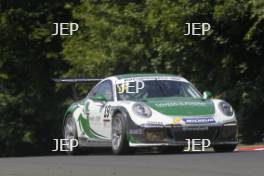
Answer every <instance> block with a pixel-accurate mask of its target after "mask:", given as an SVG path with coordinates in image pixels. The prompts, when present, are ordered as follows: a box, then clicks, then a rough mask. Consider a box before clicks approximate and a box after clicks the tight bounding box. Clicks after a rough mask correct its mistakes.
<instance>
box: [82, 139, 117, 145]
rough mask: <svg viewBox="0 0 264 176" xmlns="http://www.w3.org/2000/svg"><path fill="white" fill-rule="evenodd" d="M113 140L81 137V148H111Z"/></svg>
mask: <svg viewBox="0 0 264 176" xmlns="http://www.w3.org/2000/svg"><path fill="white" fill-rule="evenodd" d="M111 142H112V141H111V140H106V139H87V138H84V137H79V146H80V147H111Z"/></svg>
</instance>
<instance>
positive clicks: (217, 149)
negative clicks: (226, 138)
mask: <svg viewBox="0 0 264 176" xmlns="http://www.w3.org/2000/svg"><path fill="white" fill-rule="evenodd" d="M235 148H236V145H216V146H213V149H214V151H215V152H233V151H234V150H235Z"/></svg>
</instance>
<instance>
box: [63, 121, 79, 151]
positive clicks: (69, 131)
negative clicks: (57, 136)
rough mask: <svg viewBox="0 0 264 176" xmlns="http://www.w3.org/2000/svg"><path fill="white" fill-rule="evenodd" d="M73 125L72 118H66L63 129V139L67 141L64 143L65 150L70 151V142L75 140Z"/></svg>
mask: <svg viewBox="0 0 264 176" xmlns="http://www.w3.org/2000/svg"><path fill="white" fill-rule="evenodd" d="M75 132H76V130H75V124H74V121H73V119H72V118H68V119H67V120H66V123H65V127H64V139H68V140H66V141H65V143H66V145H65V147H66V149H70V140H71V139H75Z"/></svg>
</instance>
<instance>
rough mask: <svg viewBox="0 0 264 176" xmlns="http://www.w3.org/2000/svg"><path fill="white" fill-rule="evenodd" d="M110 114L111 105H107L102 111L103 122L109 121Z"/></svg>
mask: <svg viewBox="0 0 264 176" xmlns="http://www.w3.org/2000/svg"><path fill="white" fill-rule="evenodd" d="M110 112H111V105H107V106H106V107H105V111H104V120H109V115H110Z"/></svg>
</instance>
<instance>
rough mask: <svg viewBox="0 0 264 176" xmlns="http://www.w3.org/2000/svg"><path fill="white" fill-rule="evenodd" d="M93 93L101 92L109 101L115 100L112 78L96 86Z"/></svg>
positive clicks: (93, 94)
mask: <svg viewBox="0 0 264 176" xmlns="http://www.w3.org/2000/svg"><path fill="white" fill-rule="evenodd" d="M89 94H90V93H89ZM91 94H92V95H91V96H95V95H97V94H100V95H103V96H105V98H106V99H107V100H108V101H113V100H114V98H113V89H112V82H111V81H110V80H107V81H104V82H102V83H101V84H99V85H98V86H96V88H95V89H94V90H92V91H91Z"/></svg>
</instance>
